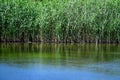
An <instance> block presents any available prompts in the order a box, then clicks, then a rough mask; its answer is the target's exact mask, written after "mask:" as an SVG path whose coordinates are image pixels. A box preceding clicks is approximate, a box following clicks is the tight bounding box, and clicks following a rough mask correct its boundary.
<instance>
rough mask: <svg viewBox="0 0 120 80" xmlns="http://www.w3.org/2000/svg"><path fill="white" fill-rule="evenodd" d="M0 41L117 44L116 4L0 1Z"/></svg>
mask: <svg viewBox="0 0 120 80" xmlns="http://www.w3.org/2000/svg"><path fill="white" fill-rule="evenodd" d="M0 41H1V42H2V41H7V42H28V41H36V42H96V43H104V42H105V43H120V0H0Z"/></svg>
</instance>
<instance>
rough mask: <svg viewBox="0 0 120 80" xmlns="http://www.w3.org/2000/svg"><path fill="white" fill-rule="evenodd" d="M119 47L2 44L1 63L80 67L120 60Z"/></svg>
mask: <svg viewBox="0 0 120 80" xmlns="http://www.w3.org/2000/svg"><path fill="white" fill-rule="evenodd" d="M119 52H120V46H118V45H105V44H103V45H102V44H100V45H94V44H85V45H84V44H35V43H34V44H32V43H30V44H0V62H3V63H4V62H5V63H14V64H24V65H25V64H30V63H32V64H33V63H42V64H53V65H58V64H59V65H73V64H74V65H78V66H80V65H81V64H91V63H96V62H106V61H111V60H115V59H119V58H120V54H117V53H119Z"/></svg>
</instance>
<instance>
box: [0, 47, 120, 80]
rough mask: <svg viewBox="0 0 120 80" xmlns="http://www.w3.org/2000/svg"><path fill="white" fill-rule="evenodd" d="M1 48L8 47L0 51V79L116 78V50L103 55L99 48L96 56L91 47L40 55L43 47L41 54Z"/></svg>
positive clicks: (119, 69) (119, 66)
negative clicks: (87, 49)
mask: <svg viewBox="0 0 120 80" xmlns="http://www.w3.org/2000/svg"><path fill="white" fill-rule="evenodd" d="M117 48H118V47H117ZM5 49H7V50H9V48H8V47H7V48H6V46H5V47H2V49H1V53H0V80H120V57H119V56H120V54H119V50H116V51H114V53H113V52H112V51H111V52H109V51H108V52H107V54H105V55H103V52H101V51H100V52H99V56H100V57H101V54H102V56H103V57H102V58H100V57H98V56H96V54H95V53H96V52H94V50H92V51H90V50H89V52H86V53H83V54H82V53H81V52H83V51H74V52H72V51H73V50H71V51H66V54H65V53H64V52H62V53H61V52H60V51H61V50H60V51H59V52H58V50H57V49H56V48H55V49H54V48H53V49H54V50H55V51H51V52H52V53H44V54H43V52H44V50H43V49H42V50H43V52H42V53H41V52H40V51H41V50H40V51H38V52H39V53H37V52H34V51H32V53H30V52H26V51H25V52H20V51H15V50H16V49H13V48H12V49H13V50H11V49H10V50H9V51H8V52H9V53H8V52H6V50H5ZM39 49H40V48H39ZM48 49H49V48H48ZM4 50H5V51H4ZM56 50H57V51H56ZM18 52H19V53H18ZM33 52H34V53H33ZM49 52H50V51H49ZM69 53H70V54H69ZM115 53H116V54H115ZM64 54H65V55H66V56H65V55H64ZM113 54H114V55H113ZM111 55H112V56H111ZM81 56H82V57H81ZM106 58H107V60H106Z"/></svg>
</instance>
